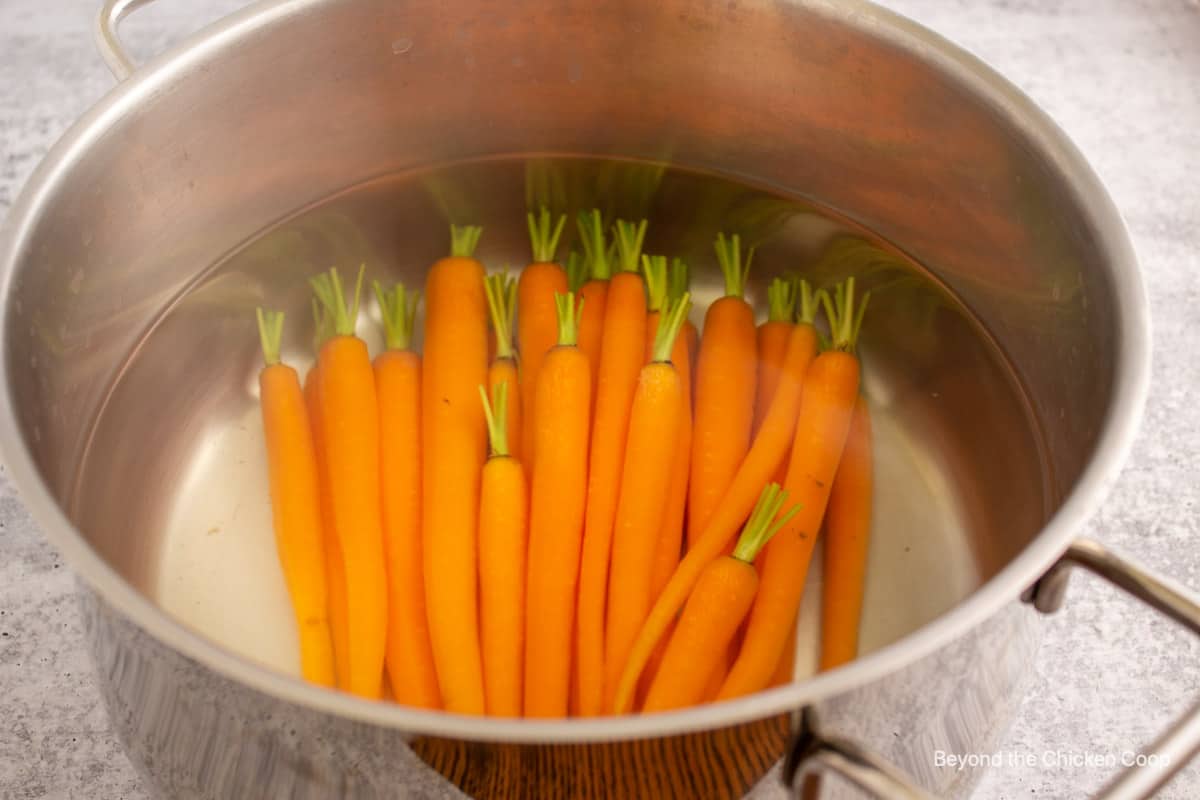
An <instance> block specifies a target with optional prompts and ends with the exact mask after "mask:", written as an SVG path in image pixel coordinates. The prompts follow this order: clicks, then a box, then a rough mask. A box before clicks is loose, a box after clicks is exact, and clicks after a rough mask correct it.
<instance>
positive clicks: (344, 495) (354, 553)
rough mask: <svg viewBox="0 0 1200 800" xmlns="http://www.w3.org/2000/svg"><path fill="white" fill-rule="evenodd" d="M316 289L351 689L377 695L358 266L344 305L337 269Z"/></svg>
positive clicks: (377, 572) (379, 652)
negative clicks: (327, 329)
mask: <svg viewBox="0 0 1200 800" xmlns="http://www.w3.org/2000/svg"><path fill="white" fill-rule="evenodd" d="M312 283H313V290H314V291H315V292H316V294H317V298H318V299H319V300H320V301H321V304H322V305H324V306H325V310H326V312H327V313H328V314H330V315H331V316H332V318H333V320H334V326H333V327H334V333H335V335H334V336H333V337H332V338H331V339H329V340H328V341H327V342H325V344H324V345H323V346H322V347H321V353H320V355H319V361H320V366H319V369H320V372H319V375H320V384H319V395H320V402H321V416H322V422H323V425H324V434H325V436H324V439H325V458H326V461H327V465H328V473H327V474H328V478H329V498H330V506H331V509H332V512H333V513H332V517H333V525H334V530H335V531H336V533H337V537H338V543H339V544H340V545H341V551H342V560H343V562H344V565H345V573H346V612H347V620H348V622H347V625H348V630H349V645H350V658H349V662H350V663H349V667H350V679H349V682H348V685H349V690H350V691H351V692H352V693H354V694H357V695H361V696H363V697H371V698H378V697H379V696H380V694H381V692H382V688H383V663H384V654H385V650H386V644H387V628H388V582H387V572H386V567H385V566H384V563H385V559H384V543H383V520H382V510H381V505H380V486H379V405H378V399H377V397H376V392H375V374H374V371H373V369H372V367H371V359H370V357H369V356H368V355H367V346H366V344H365V343H364V342H363V340H362V339H359V338H358V337H357V336H355V335H354V328H355V322H356V320H357V318H358V302H359V293H360V289H361V287H362V270H359V274H358V282H357V284H356V286H355V289H354V299H353V302H352V304H351V305H350V307H349V308H347V306H346V301H345V297H344V295H343V293H342V283H341V280H340V279H339V277H338V274H337V271H336V270H330V271H329V273H328V274H327V275H322V276H319V277H318V278H314V279H313V282H312Z"/></svg>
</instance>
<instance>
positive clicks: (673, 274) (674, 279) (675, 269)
mask: <svg viewBox="0 0 1200 800" xmlns="http://www.w3.org/2000/svg"><path fill="white" fill-rule="evenodd" d="M689 273H690V270H689V269H688V265H687V262H686V261H684V260H683V259H682V258H680V257H679V256H675V257H674V258H672V259H671V270H670V273H669V278H668V281H669V285H668V287H667V297H669V298H671V299H672V300H678V299H679V298H681V297H683V295H684V294H685V293H687V290H688V284H690V283H691V276H690V274H689Z"/></svg>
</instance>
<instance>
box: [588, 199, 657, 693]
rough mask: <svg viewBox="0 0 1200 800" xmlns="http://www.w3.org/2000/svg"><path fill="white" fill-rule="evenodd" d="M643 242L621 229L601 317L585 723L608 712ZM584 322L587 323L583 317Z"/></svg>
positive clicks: (642, 322) (634, 228)
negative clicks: (614, 571) (610, 617)
mask: <svg viewBox="0 0 1200 800" xmlns="http://www.w3.org/2000/svg"><path fill="white" fill-rule="evenodd" d="M645 235H646V222H645V220H643V221H642V222H640V223H639V224H637V225H634V224H632V223H629V222H625V221H623V220H618V221H617V223H616V239H617V244H618V247H619V252H620V257H619V266H620V270H619V271H618V272H617V274H616V275H614V276H613V277H612V280H611V281H610V283H609V287H608V297H607V301H606V305H605V309H604V333H603V340H602V342H601V349H600V369H599V373H598V377H597V383H596V390H595V393H596V403H595V415H594V416H595V420H594V423H593V425H592V435H591V454H590V456H589V465H588V476H587V479H588V486H587V516H586V522H585V524H584V534H583V561H582V564H581V566H580V574H579V617H578V625H577V629H578V637H577V643H576V647H577V651H576V668H577V671H578V678H577V679H578V686H579V713H580V714H581V715H582V716H595V715H596V714H599V713H601V711H602V709H603V706H604V681H605V630H604V629H605V619H604V617H605V608H606V605H607V587H608V571H609V559H610V556H611V549H612V538H613V524H614V521H615V519H616V513H617V500H618V497H619V493H620V488H621V469H622V467H623V465H624V463H625V441H626V437H627V436H628V433H629V413H630V409H631V408H632V406H633V397H634V394H635V392H636V390H637V384H638V375H639V373H640V372H641V369H642V365H643V364H644V363H645V347H646V345H645V330H646V293H645V287H644V285H643V281H642V276H641V274H640V273H639V272H638V269H639V267H640V265H641V250H642V242H643V240H644V239H645ZM583 318H584V319H587V311H586V310H585V312H584V315H583Z"/></svg>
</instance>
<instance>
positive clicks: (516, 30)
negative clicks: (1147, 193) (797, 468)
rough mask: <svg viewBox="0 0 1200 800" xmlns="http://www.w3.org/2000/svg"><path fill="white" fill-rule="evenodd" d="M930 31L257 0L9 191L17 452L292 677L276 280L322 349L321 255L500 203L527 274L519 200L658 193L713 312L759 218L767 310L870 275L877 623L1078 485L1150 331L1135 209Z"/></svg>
mask: <svg viewBox="0 0 1200 800" xmlns="http://www.w3.org/2000/svg"><path fill="white" fill-rule="evenodd" d="M547 31H554V32H555V33H554V35H552V36H550V35H547V33H546V32H547ZM298 42H303V43H304V45H303V46H297V43H298ZM664 42H670V43H671V44H670V46H669V47H667V46H665V45H664ZM930 42H932V43H933V44H934V45H935V49H934V50H932V51H931V50H929V49H928V47H927V46H925V45H927V44H928V43H930ZM918 44H921V45H922V46H918ZM942 47H943V45H942V44H940V43H939V42H937V41H934V40H933V39H932V38H931V37H930V36H929V35H928V34H925V33H920V32H917V31H916V30H914V29H911V28H910V27H908V26H907V25H906V24H905V23H902V22H898V21H896V20H894V19H893V18H891V17H890V16H888V15H886V14H884V13H883V12H879V11H877V10H874V9H872V8H870V7H867V6H863V5H860V4H858V3H840V4H826V3H818V2H812V3H804V2H797V3H751V4H740V3H733V4H729V5H728V6H725V5H722V6H721V7H720V8H718V7H717V6H715V5H711V4H710V5H706V6H702V7H701V6H696V5H695V4H692V3H686V2H683V0H667V1H666V2H662V3H656V4H616V5H614V4H558V3H546V4H539V5H538V8H537V9H533V10H531V9H528V8H523V9H522V10H521V12H520V13H519V14H518V13H517V12H515V11H513V10H512V9H511V7H508V6H502V5H496V4H489V3H458V4H449V5H447V4H441V3H425V2H416V3H409V4H404V5H403V6H398V5H397V4H395V3H390V2H385V1H384V0H357V1H356V2H348V1H343V2H334V1H327V2H315V1H314V2H290V3H289V2H281V3H273V4H263V5H261V6H259V7H256V8H255V9H252V10H251V11H248V12H245V13H243V14H241V15H239V16H237V17H236V18H234V19H233V20H231V21H228V22H226V23H224V24H223V26H222V27H221V28H220V29H219V30H218V31H216V32H214V33H210V34H209V35H208V36H206V37H204V38H200V39H197V40H195V41H194V42H192V44H191V46H190V48H189V49H188V50H186V52H184V53H182V54H180V55H178V56H177V57H175V58H173V59H171V60H164V61H162V62H159V63H158V64H157V65H156V68H155V69H154V70H152V71H148V72H147V73H146V74H144V75H143V76H142V77H141V78H139V79H135V80H134V81H133V82H132V83H131V85H129V86H128V87H126V88H124V89H122V90H120V91H118V92H117V93H116V94H115V95H114V96H111V97H110V98H109V99H107V100H106V101H105V103H104V104H103V106H102V107H101V108H100V109H99V110H97V111H95V112H93V113H92V114H91V115H90V116H89V117H88V118H87V119H86V120H84V121H83V122H81V123H80V125H79V126H78V127H77V128H76V129H75V130H74V131H73V132H72V133H71V134H69V136H68V138H67V140H66V141H64V142H63V143H62V144H60V146H59V148H58V149H57V150H56V153H55V154H53V155H52V157H51V163H50V166H48V167H45V168H44V169H43V171H42V173H40V174H39V176H38V177H37V178H36V179H35V180H37V181H40V184H39V185H40V188H39V189H38V191H37V192H36V193H32V194H34V195H36V196H31V197H28V198H27V199H26V200H25V203H26V207H25V208H23V209H21V210H22V211H23V212H24V213H23V214H22V215H14V216H19V217H20V221H19V222H17V223H14V225H15V227H14V230H13V235H12V238H11V241H12V245H13V249H12V253H13V256H14V266H13V267H12V272H11V273H10V275H9V276H8V281H7V284H6V291H7V294H6V297H5V306H4V309H5V320H4V335H5V340H4V348H5V349H4V356H5V370H6V375H5V378H6V383H7V386H8V391H9V393H10V397H11V402H12V405H13V410H14V412H15V417H16V419H17V420H18V423H19V427H20V432H21V435H22V438H23V445H24V447H26V448H28V451H29V453H30V454H31V455H32V458H33V460H34V462H35V464H36V466H37V469H38V471H39V472H40V477H41V478H42V480H43V481H44V483H45V485H46V486H47V487H48V489H49V491H50V492H51V493H52V495H53V497H54V499H55V501H56V502H57V503H58V504H59V505H61V507H62V508H64V509H65V510H66V511H67V513H68V514H69V517H70V519H71V520H72V522H73V523H74V525H75V526H76V528H77V530H78V535H80V536H82V537H83V538H84V539H86V541H87V543H88V544H89V545H90V546H91V548H92V549H93V550H94V551H95V552H96V553H97V554H98V555H99V556H100V558H101V559H103V561H104V562H106V563H107V564H108V565H109V566H111V567H112V568H113V569H114V570H116V572H118V573H119V575H120V576H121V577H122V578H123V579H124V580H125V581H127V582H128V583H129V584H130V585H132V586H133V587H135V588H136V589H137V591H139V592H141V593H142V594H143V595H144V596H145V597H147V598H149V599H151V600H152V601H153V602H154V603H155V604H157V605H158V606H160V607H161V608H162V609H163V610H164V611H165V612H167V613H168V614H169V615H171V616H172V617H174V618H175V619H177V620H179V621H181V622H183V623H184V624H186V625H188V626H190V627H192V628H193V629H196V630H198V631H200V632H202V633H203V634H205V635H206V636H209V637H211V638H212V639H213V640H215V641H217V642H219V643H220V644H222V645H223V646H225V647H228V648H229V649H231V650H233V651H235V652H237V653H239V654H242V655H245V656H247V657H249V658H250V659H251V660H253V661H257V662H259V663H262V664H266V665H269V666H272V667H274V668H276V669H278V670H279V671H281V672H294V667H293V664H294V661H295V647H296V645H295V641H294V636H293V635H292V633H291V628H290V625H289V624H288V619H289V611H288V607H287V603H286V595H285V593H284V589H283V583H282V579H281V577H280V575H279V570H278V567H277V565H276V560H275V553H274V545H273V542H272V539H271V531H270V524H269V522H270V516H269V506H268V502H267V493H266V483H265V474H264V465H263V453H262V442H261V436H260V432H259V423H258V417H257V406H256V396H255V394H256V373H257V370H258V367H259V356H258V351H257V346H258V342H257V338H256V336H255V332H254V321H253V309H254V307H255V306H256V305H259V304H266V305H269V306H274V307H281V308H283V309H284V310H285V311H286V312H287V313H288V319H289V322H290V324H289V325H288V328H287V336H288V339H287V350H286V355H287V358H288V360H289V361H291V362H292V363H294V364H295V365H296V366H297V367H301V368H302V367H304V366H306V365H307V363H308V362H309V360H310V358H311V356H310V347H309V344H308V343H309V337H310V333H311V331H310V323H309V311H308V290H307V287H306V283H305V279H306V278H307V277H308V276H309V275H311V274H313V273H314V272H316V271H318V270H321V269H325V268H328V267H329V266H332V265H337V266H340V267H341V268H343V269H344V270H353V269H356V268H357V267H358V265H359V264H360V263H361V264H366V266H367V271H368V276H369V277H380V278H384V277H392V278H403V279H405V280H406V281H408V282H410V283H413V284H419V283H420V282H421V279H422V274H423V271H424V269H425V268H426V266H427V265H428V264H430V263H431V262H432V261H433V259H435V258H436V257H437V256H438V255H440V254H441V253H442V252H443V251H444V250H445V248H446V244H447V234H446V226H447V224H448V223H449V222H458V223H466V222H471V223H477V224H482V225H483V226H484V227H485V235H484V239H483V244H482V246H481V255H482V257H483V259H484V261H485V263H487V264H488V265H489V266H490V267H492V268H501V267H503V266H505V265H512V266H514V267H515V266H519V265H521V264H523V263H524V262H525V260H526V259H527V250H526V244H525V238H524V237H525V233H524V221H523V213H524V210H525V208H526V205H527V203H538V202H548V203H550V204H551V205H552V206H553V207H556V208H560V209H562V210H567V209H568V208H570V209H575V208H581V207H589V206H591V205H598V206H600V207H601V208H602V209H605V210H606V211H608V212H610V213H613V214H622V215H627V216H634V215H636V216H642V215H646V216H648V217H649V218H650V234H649V239H648V245H647V248H648V251H650V252H663V253H669V254H678V255H682V256H685V257H687V258H688V259H689V260H690V261H691V263H692V265H693V272H694V277H693V282H694V292H695V294H696V296H697V299H698V302H699V303H700V305H701V307H703V305H704V304H705V303H707V302H708V301H709V300H711V299H712V298H714V297H715V296H716V295H717V294H718V293H719V283H718V274H717V271H716V269H715V263H714V260H713V258H712V255H711V246H710V245H711V240H712V237H713V236H714V235H715V233H716V232H717V231H718V230H729V231H737V232H740V233H742V234H743V236H745V237H747V238H749V239H751V240H753V241H759V242H761V245H760V247H759V251H758V255H757V256H756V258H755V266H754V271H753V275H752V289H751V294H752V296H753V298H754V299H755V300H756V301H759V302H760V304H761V303H762V302H764V301H765V298H764V297H763V295H764V292H763V290H764V288H765V286H766V284H767V283H768V282H769V279H770V278H771V277H773V276H774V275H778V274H781V273H783V272H785V271H791V270H799V271H801V272H807V273H808V274H810V276H813V277H816V278H817V279H818V280H824V279H830V278H833V277H840V276H842V275H845V274H852V273H853V274H858V275H860V276H861V278H862V279H863V280H864V281H865V282H866V283H868V284H870V285H871V286H872V287H873V288H874V290H875V293H874V296H873V299H872V301H871V307H870V310H869V313H868V316H867V323H866V327H865V332H864V334H863V345H862V350H861V352H862V356H863V360H864V364H865V369H866V372H865V381H864V386H865V390H866V392H867V394H868V397H869V399H870V400H871V402H872V404H873V407H874V409H875V411H876V415H877V416H876V419H877V443H876V453H877V459H878V478H877V490H876V497H875V527H874V543H873V550H872V556H871V563H870V567H869V577H868V590H867V599H866V609H865V613H864V622H863V634H862V639H863V646H864V648H865V649H866V650H872V649H876V648H879V647H881V646H883V645H886V644H888V643H891V642H895V641H897V640H899V639H902V638H903V637H905V636H906V635H908V634H910V633H911V632H913V631H914V630H916V629H918V628H920V627H921V626H923V625H925V624H926V623H928V622H930V621H931V620H933V619H935V618H937V617H939V616H940V615H943V614H944V613H945V612H947V611H948V610H950V609H952V608H954V607H955V606H956V605H958V604H960V603H961V602H962V601H963V600H964V599H965V598H968V597H969V596H970V595H971V594H972V593H973V592H974V591H975V590H977V589H978V588H979V587H980V586H981V585H982V584H983V583H984V582H986V581H987V580H988V579H989V578H991V577H993V576H995V575H997V574H998V573H999V572H1000V571H1001V570H1002V569H1003V568H1004V567H1006V566H1007V565H1008V564H1010V563H1011V562H1012V561H1013V559H1014V558H1016V557H1017V556H1018V555H1019V554H1020V553H1021V552H1022V551H1023V550H1024V549H1025V548H1026V547H1027V546H1028V545H1029V544H1030V543H1031V542H1032V541H1033V540H1034V539H1035V537H1037V536H1038V533H1039V531H1040V530H1041V529H1042V527H1043V525H1044V524H1045V522H1046V520H1047V519H1048V518H1049V517H1050V516H1051V515H1052V514H1053V513H1054V511H1055V510H1056V509H1057V508H1058V507H1059V504H1060V503H1061V502H1062V499H1063V498H1064V497H1066V496H1067V495H1068V494H1069V493H1070V492H1071V490H1072V488H1073V486H1074V485H1075V483H1076V482H1077V480H1078V479H1079V477H1080V474H1081V472H1082V470H1083V468H1084V467H1085V465H1086V464H1087V463H1088V461H1089V459H1090V458H1091V456H1092V451H1093V448H1094V447H1095V445H1096V442H1097V441H1098V438H1099V437H1100V435H1101V433H1102V432H1103V430H1104V426H1105V424H1106V419H1107V417H1108V415H1109V414H1110V413H1111V412H1112V404H1113V398H1114V391H1115V389H1114V386H1115V377H1114V376H1115V375H1116V373H1117V368H1118V358H1119V345H1120V342H1119V336H1118V333H1119V332H1120V331H1121V330H1122V329H1123V328H1124V327H1128V326H1129V324H1130V323H1129V320H1128V319H1127V318H1126V317H1125V316H1122V312H1121V311H1120V303H1119V302H1118V301H1119V298H1118V297H1117V292H1116V288H1115V287H1116V286H1117V285H1119V284H1120V283H1121V282H1122V281H1123V280H1126V278H1125V277H1123V276H1122V275H1121V273H1120V271H1121V270H1122V269H1129V268H1131V267H1130V265H1129V264H1125V263H1121V258H1122V257H1124V256H1125V255H1126V254H1125V252H1124V250H1123V249H1122V248H1123V247H1124V239H1123V237H1122V234H1121V233H1120V230H1119V225H1118V223H1117V220H1116V218H1115V215H1114V214H1113V213H1112V212H1111V208H1109V206H1108V205H1107V202H1106V201H1105V200H1104V197H1103V194H1102V193H1099V194H1097V192H1098V191H1099V190H1098V188H1097V187H1096V186H1095V185H1094V179H1093V178H1092V177H1091V175H1090V173H1087V172H1086V169H1084V168H1083V167H1082V166H1081V164H1080V162H1079V161H1078V159H1077V156H1076V155H1075V154H1074V152H1073V151H1072V150H1071V149H1070V148H1069V146H1068V145H1066V144H1065V143H1064V142H1062V141H1061V140H1060V139H1059V138H1057V137H1058V134H1057V133H1056V131H1055V130H1054V129H1053V127H1052V126H1050V125H1049V123H1047V122H1045V121H1044V120H1043V119H1042V118H1041V117H1040V116H1038V115H1037V113H1036V112H1035V111H1034V110H1033V109H1032V107H1030V106H1028V105H1026V104H1024V103H1023V101H1021V100H1020V98H1018V97H1016V96H1015V94H1014V93H1013V92H1012V91H1011V90H1010V89H1009V88H1008V87H1007V86H1006V85H1004V84H1003V83H1002V82H1000V81H999V79H997V78H995V77H994V76H992V75H991V74H990V73H987V72H986V71H985V70H983V69H982V68H981V67H979V66H978V65H976V64H974V63H973V62H971V61H970V60H969V59H966V58H965V57H962V56H960V55H955V54H954V53H952V52H951V51H949V50H946V49H941V48H942ZM449 75H453V76H455V78H454V80H453V81H452V82H447V77H446V76H449ZM1106 226H1107V228H1106ZM1113 226H1117V227H1115V228H1113ZM831 248H832V249H831ZM839 248H840V249H839ZM831 253H839V254H840V255H839V256H838V257H836V258H834V257H832V256H831V255H830V254H831ZM372 305H373V304H372ZM376 320H377V316H376V312H375V309H374V308H373V307H372V308H371V309H370V313H368V314H366V315H365V316H364V319H363V320H362V322H361V331H362V334H363V335H364V336H365V337H367V338H368V339H369V340H373V339H377V335H376V330H377V325H376ZM696 320H697V322H699V321H700V314H699V312H697V314H696ZM64 535H67V536H72V535H74V534H70V533H66V534H64ZM819 580H820V574H819V569H817V570H814V574H813V575H811V576H810V581H811V582H812V583H813V584H814V585H815V584H816V583H817V582H819ZM810 596H815V591H814V592H813V594H812V595H810ZM807 607H808V610H809V611H812V610H813V604H812V603H811V602H810V603H808V604H807ZM814 621H815V620H814V619H812V618H810V617H808V615H806V619H805V620H803V621H802V626H803V628H804V630H805V631H806V635H805V637H801V641H802V645H803V644H804V643H805V642H806V641H809V639H808V638H806V637H811V636H812V635H813V634H814V633H815V627H814V626H813V623H814ZM810 651H811V648H806V649H805V650H804V651H803V652H805V653H808V652H810ZM800 668H801V669H802V670H803V669H811V665H809V664H808V662H807V660H806V658H805V657H803V656H802V658H801V660H800Z"/></svg>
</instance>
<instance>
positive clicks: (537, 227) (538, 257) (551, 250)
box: [525, 206, 567, 264]
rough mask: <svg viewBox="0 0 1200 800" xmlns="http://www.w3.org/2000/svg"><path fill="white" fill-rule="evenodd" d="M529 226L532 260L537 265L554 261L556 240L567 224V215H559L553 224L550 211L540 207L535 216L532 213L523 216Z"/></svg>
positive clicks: (556, 248)
mask: <svg viewBox="0 0 1200 800" xmlns="http://www.w3.org/2000/svg"><path fill="white" fill-rule="evenodd" d="M525 221H526V222H527V223H528V225H529V243H530V245H531V247H532V249H533V260H534V261H535V262H536V263H539V264H549V263H552V262H553V261H554V254H555V253H557V252H558V239H559V237H560V236H562V232H563V226H564V225H566V224H567V215H566V214H560V215H559V217H558V221H557V222H553V221H552V219H551V216H550V209H548V208H546V207H545V206H542V208H541V211H540V212H539V213H538V214H537V215H536V216H535V215H534V213H533V212H532V211H530V212H529V213H528V214H526V215H525Z"/></svg>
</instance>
